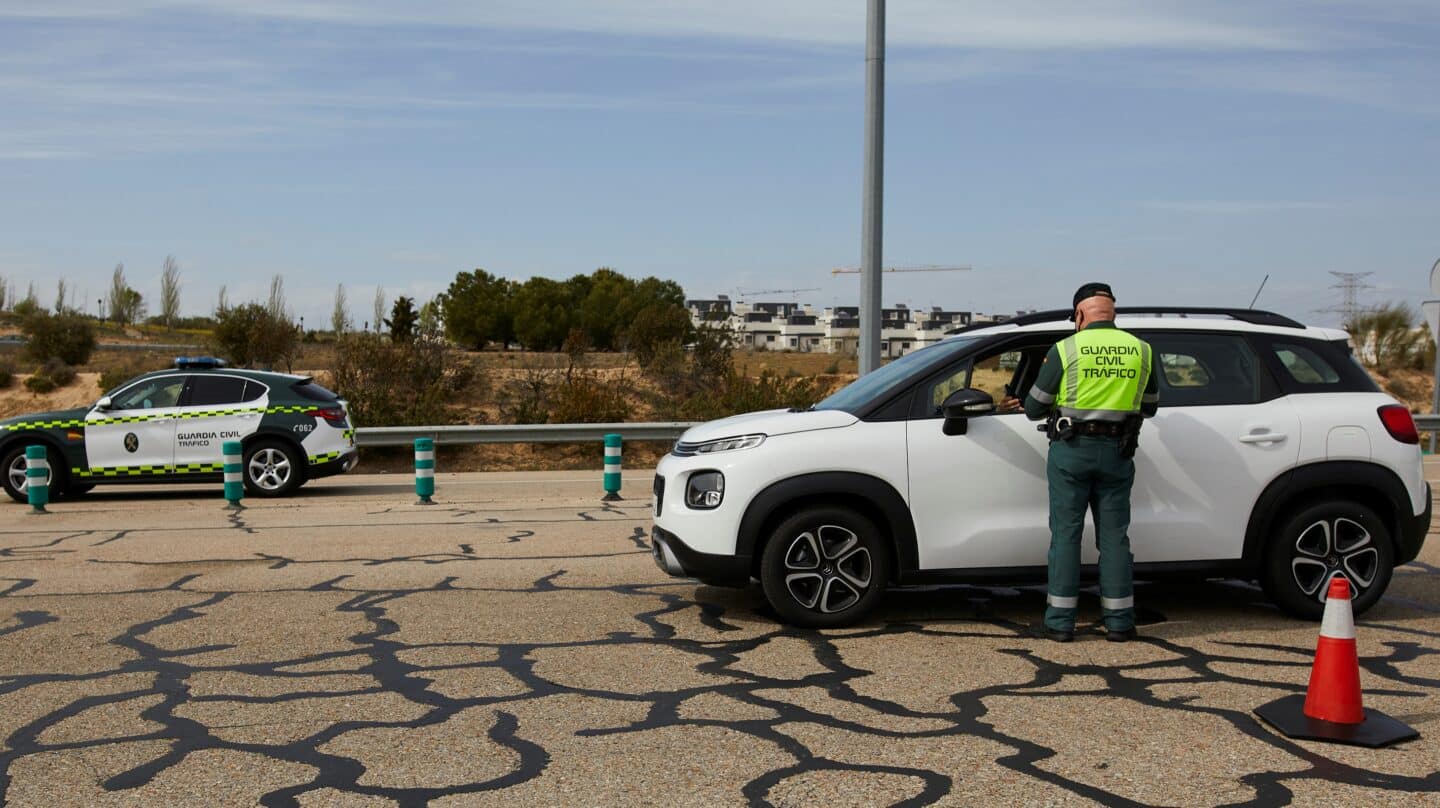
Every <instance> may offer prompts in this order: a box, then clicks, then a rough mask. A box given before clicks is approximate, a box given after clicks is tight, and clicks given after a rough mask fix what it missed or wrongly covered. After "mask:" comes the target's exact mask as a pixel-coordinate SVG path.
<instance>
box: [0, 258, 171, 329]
mask: <svg viewBox="0 0 1440 808" xmlns="http://www.w3.org/2000/svg"><path fill="white" fill-rule="evenodd" d="M55 285H56V291H55V305H54V307H53V312H54V313H55V314H56V315H67V314H73V315H81V314H83V313H84V312H85V308H86V305H85V302H84V301H81V300H77V299H76V293H77V290H76V289H75V288H74V287H73V286H70V284H69V283H68V282H66V280H65V279H64V278H60V279H58V280H57V281H56V282H55ZM98 302H99V303H101V305H102V311H103V312H105V315H106V319H108V320H110V321H111V322H114V323H116V324H119V325H133V324H135V323H138V322H141V321H142V320H145V319H146V317H145V315H146V313H147V311H148V307H147V306H146V303H145V297H144V295H142V294H140V292H138V291H137V290H136V289H135V288H134V287H132V286H130V284H129V282H128V281H127V280H126V279H125V265H124V264H116V265H115V271H114V273H112V275H111V276H110V289H109V291H108V292H107V293H106V295H105V297H104V298H102V299H101V300H100V301H98ZM7 310H8V311H13V312H14V313H15V314H18V315H20V316H21V317H26V316H29V315H32V314H37V313H40V312H44V311H46V309H45V307H44V306H43V305H41V303H40V298H39V296H38V295H36V293H35V284H34V283H31V284H30V286H29V289H28V290H27V291H26V293H25V296H24V297H20V296H19V295H17V294H16V293H15V285H14V283H13V282H11V283H6V282H5V281H4V279H0V311H7ZM150 322H152V323H155V324H157V325H163V326H165V327H166V328H174V327H175V326H176V325H178V324H179V323H180V264H179V262H177V261H176V260H175V256H173V255H167V256H165V264H164V266H163V267H162V268H161V271H160V313H159V314H158V315H157V316H155V317H152V318H150Z"/></svg>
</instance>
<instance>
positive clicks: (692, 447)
mask: <svg viewBox="0 0 1440 808" xmlns="http://www.w3.org/2000/svg"><path fill="white" fill-rule="evenodd" d="M764 442H765V436H764V435H738V436H736V437H733V438H721V439H719V440H712V441H706V442H704V443H677V444H676V445H675V454H678V455H704V454H715V453H716V452H733V451H736V450H738V449H754V448H755V447H756V446H759V445H760V444H762V443H764Z"/></svg>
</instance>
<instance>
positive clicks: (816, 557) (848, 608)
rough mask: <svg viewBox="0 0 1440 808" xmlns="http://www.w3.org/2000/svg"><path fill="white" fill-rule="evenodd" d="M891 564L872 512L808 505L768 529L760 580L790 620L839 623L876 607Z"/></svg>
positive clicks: (856, 618) (845, 623)
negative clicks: (864, 513) (870, 513)
mask: <svg viewBox="0 0 1440 808" xmlns="http://www.w3.org/2000/svg"><path fill="white" fill-rule="evenodd" d="M891 563H892V561H891V555H890V548H889V543H888V542H887V541H886V540H885V537H884V536H882V535H881V533H880V530H879V528H877V527H876V526H875V523H874V522H872V521H871V520H870V519H869V518H868V517H866V516H864V515H863V514H860V513H858V512H856V511H853V510H851V509H849V508H844V507H838V506H821V507H812V508H806V509H804V510H801V511H798V512H796V513H794V514H792V515H791V516H789V517H787V518H786V519H785V520H784V521H782V522H781V523H780V524H779V525H778V526H777V527H776V528H775V530H774V531H772V532H771V533H770V535H769V537H768V540H767V541H766V543H765V550H764V551H763V553H762V555H761V557H760V585H761V587H762V588H763V589H764V591H765V598H766V599H767V600H768V601H769V602H770V605H771V606H772V607H773V608H774V609H775V611H777V612H779V613H780V616H781V617H782V618H784V619H785V621H786V622H788V623H791V624H792V625H797V626H804V627H806V628H841V627H844V626H849V625H853V624H855V623H857V622H859V621H861V620H863V619H865V617H866V616H867V615H869V614H870V612H871V611H873V610H874V608H875V605H876V604H877V603H878V602H879V601H880V597H881V595H882V594H883V593H884V591H885V587H886V586H887V585H888V584H889V581H890V568H891Z"/></svg>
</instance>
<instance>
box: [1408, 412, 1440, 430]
mask: <svg viewBox="0 0 1440 808" xmlns="http://www.w3.org/2000/svg"><path fill="white" fill-rule="evenodd" d="M1412 417H1413V418H1414V419H1415V428H1416V429H1418V430H1420V431H1421V432H1440V415H1415V416H1412Z"/></svg>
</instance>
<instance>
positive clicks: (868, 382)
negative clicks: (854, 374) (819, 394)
mask: <svg viewBox="0 0 1440 808" xmlns="http://www.w3.org/2000/svg"><path fill="white" fill-rule="evenodd" d="M981 339H982V338H981V337H956V338H954V339H947V340H945V341H944V342H938V343H936V344H934V345H931V346H929V347H926V348H921V349H920V350H918V351H915V352H914V353H908V354H905V355H904V356H902V357H900V358H899V359H896V360H895V361H894V362H891V363H890V364H888V365H885V366H884V367H880V368H877V369H875V370H873V371H871V372H869V373H867V374H865V375H864V376H861V377H860V378H858V379H856V380H855V381H853V382H851V383H850V384H848V385H846V386H845V387H842V388H840V389H839V390H837V391H835V393H834V394H833V395H831V396H830V397H829V398H827V399H825V400H824V401H821V402H820V403H819V404H816V405H815V407H814V408H815V409H817V410H844V411H845V412H849V413H854V412H855V411H856V410H857V409H859V408H860V407H863V406H864V405H866V404H868V403H870V402H872V401H874V400H875V399H876V398H879V397H880V396H883V395H885V394H887V393H889V392H891V391H892V390H894V389H895V388H897V387H899V386H900V385H902V384H904V383H905V382H907V381H909V380H910V378H911V377H912V376H913V374H914V373H915V372H916V371H917V370H920V369H921V368H924V367H926V366H929V365H930V364H932V363H935V362H944V361H946V360H948V359H950V358H952V357H954V356H955V355H956V354H958V353H960V352H961V351H963V350H965V349H966V348H968V347H970V346H971V345H974V344H975V343H976V342H978V341H980V340H981Z"/></svg>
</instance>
